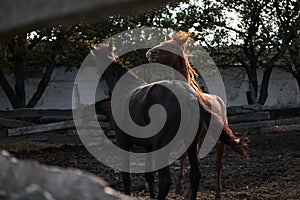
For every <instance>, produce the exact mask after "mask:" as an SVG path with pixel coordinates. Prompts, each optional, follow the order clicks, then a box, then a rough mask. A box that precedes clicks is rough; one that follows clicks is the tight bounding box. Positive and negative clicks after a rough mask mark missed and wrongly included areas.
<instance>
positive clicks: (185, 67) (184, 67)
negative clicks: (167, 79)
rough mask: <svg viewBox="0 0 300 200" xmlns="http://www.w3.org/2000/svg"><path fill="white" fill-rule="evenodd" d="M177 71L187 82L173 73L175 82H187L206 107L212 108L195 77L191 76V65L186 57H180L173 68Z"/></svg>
mask: <svg viewBox="0 0 300 200" xmlns="http://www.w3.org/2000/svg"><path fill="white" fill-rule="evenodd" d="M172 67H173V68H174V69H175V70H177V71H178V72H179V73H180V74H181V75H182V76H183V77H184V78H185V80H182V76H180V75H178V73H173V78H174V79H175V80H182V81H186V82H187V83H188V84H189V85H191V86H192V87H193V88H194V90H195V91H196V92H197V93H198V95H199V97H200V99H201V100H202V101H203V102H204V104H205V105H206V106H209V107H211V103H210V100H209V99H208V98H207V97H206V96H205V95H204V93H203V92H202V91H201V89H200V87H199V85H198V83H197V82H196V80H195V79H194V78H193V75H191V73H192V72H191V71H190V69H189V68H190V64H189V62H188V60H187V59H186V58H184V57H180V58H179V59H178V61H177V62H176V64H175V65H174V66H172Z"/></svg>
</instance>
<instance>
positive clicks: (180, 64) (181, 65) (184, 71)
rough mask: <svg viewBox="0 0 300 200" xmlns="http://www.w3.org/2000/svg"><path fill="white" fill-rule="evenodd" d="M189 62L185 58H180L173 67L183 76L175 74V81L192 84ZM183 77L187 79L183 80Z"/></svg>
mask: <svg viewBox="0 0 300 200" xmlns="http://www.w3.org/2000/svg"><path fill="white" fill-rule="evenodd" d="M187 64H188V63H187V61H186V60H185V58H183V57H181V56H180V57H179V59H178V60H177V62H176V63H175V64H174V66H172V68H173V69H175V70H176V71H178V72H179V73H180V74H181V75H179V74H178V73H173V78H174V80H181V81H186V82H187V83H189V84H190V83H191V78H190V76H189V71H188V65H187ZM182 76H183V77H184V78H185V79H183V78H182Z"/></svg>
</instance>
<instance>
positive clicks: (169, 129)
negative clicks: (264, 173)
mask: <svg viewBox="0 0 300 200" xmlns="http://www.w3.org/2000/svg"><path fill="white" fill-rule="evenodd" d="M112 49H113V47H112V44H111V42H110V43H109V44H108V45H102V46H99V47H97V48H95V49H94V50H93V51H92V55H93V56H94V59H95V61H96V66H97V67H98V68H99V69H100V70H101V64H102V63H111V64H110V65H109V66H108V67H107V68H106V69H105V71H103V69H102V77H101V78H102V79H104V80H105V81H106V83H107V86H108V89H109V94H110V97H111V94H112V92H113V90H114V88H115V86H116V84H117V83H118V81H119V79H120V78H121V77H122V76H123V75H125V74H127V79H126V81H128V82H134V83H136V82H138V83H141V85H140V86H137V87H136V88H134V89H133V90H131V91H126V92H127V93H131V94H132V95H131V96H126V95H124V96H122V98H128V102H129V104H128V105H129V112H130V114H131V118H132V120H133V121H134V122H135V123H136V124H138V125H140V126H146V125H148V124H150V121H151V118H150V116H149V109H150V108H151V107H152V106H153V105H155V104H160V105H161V106H163V107H164V109H165V112H166V114H167V118H166V121H165V124H164V126H163V128H162V129H161V130H160V131H159V132H158V133H157V134H155V135H154V136H151V137H134V136H131V135H129V134H127V133H125V132H124V131H123V130H121V129H120V128H119V127H118V124H116V123H115V122H114V123H113V129H114V130H115V131H116V134H117V141H118V146H119V147H120V148H122V149H124V150H125V151H130V150H131V149H132V146H133V145H137V146H142V147H144V148H145V150H146V152H151V151H156V150H158V149H161V148H162V147H165V146H166V145H167V144H169V142H170V141H171V140H172V139H173V138H174V137H175V136H176V134H177V130H178V127H179V125H180V123H181V122H180V119H181V109H180V105H179V102H178V99H177V97H176V96H175V95H174V93H173V92H172V91H170V90H169V89H168V88H169V87H178V88H182V89H183V90H182V92H183V93H184V94H185V95H184V96H183V98H184V99H185V100H186V101H188V102H195V101H196V102H197V104H196V106H198V108H199V111H200V113H199V116H200V121H199V122H196V124H198V126H197V127H198V131H197V133H196V135H195V137H194V138H192V143H191V145H189V146H188V148H187V154H188V158H189V161H190V166H191V167H190V182H191V199H193V200H194V199H196V197H197V191H198V186H199V180H200V168H199V159H198V157H197V156H198V153H197V146H198V142H199V140H198V137H199V135H200V130H201V125H202V124H203V123H204V124H205V125H208V124H209V122H210V119H211V117H212V116H213V115H214V113H212V112H210V110H209V108H208V106H207V105H206V104H205V103H204V102H203V101H202V100H201V99H200V98H199V94H198V93H197V92H196V91H195V89H193V87H191V86H190V85H189V84H187V83H185V82H183V81H159V82H154V83H151V84H147V83H145V82H144V81H142V80H140V79H138V78H137V76H135V75H134V74H133V73H127V72H128V69H127V68H126V67H124V66H123V64H122V63H121V62H119V61H117V60H116V59H115V56H114V54H113V51H112ZM166 86H168V87H166ZM189 105H192V104H189ZM122 108H123V107H121V109H122ZM190 110H191V112H192V111H193V109H192V108H190ZM194 110H195V109H194ZM120 112H123V111H122V110H121V111H120ZM113 120H115V119H114V117H113ZM123 120H126V119H123ZM187 120H191V121H192V119H187ZM219 123H221V122H219ZM221 124H223V123H221ZM222 127H223V129H222V133H221V136H220V140H221V141H222V142H223V143H224V144H226V145H228V146H229V147H230V148H232V149H233V150H234V151H236V152H237V153H239V154H241V155H244V156H247V150H246V145H247V144H246V143H245V142H246V141H245V140H244V139H243V138H241V139H239V138H237V137H235V136H232V134H233V133H232V132H231V130H230V129H229V128H228V127H227V126H222ZM186 128H187V129H189V128H190V127H186ZM185 131H187V133H188V131H189V130H186V129H185ZM140 134H141V135H144V134H145V133H140ZM146 134H147V133H146ZM182 139H183V140H185V139H186V138H184V137H182ZM163 154H165V155H161V157H160V156H159V158H154V161H155V163H158V161H162V160H161V159H162V158H164V159H165V158H166V157H165V156H167V157H168V156H169V152H168V151H167V150H166V151H164V152H163ZM122 159H124V161H127V162H129V157H122ZM164 161H165V160H164ZM126 166H127V165H126ZM126 166H125V167H126ZM122 178H123V183H124V190H125V193H126V194H130V174H129V173H128V172H123V175H122ZM158 178H159V186H158V189H159V191H158V196H157V199H165V198H166V197H167V194H168V191H169V188H170V185H171V178H170V171H169V166H166V167H164V168H162V169H158ZM146 180H147V182H148V184H149V183H151V184H150V186H151V187H152V188H149V189H150V191H153V184H152V183H153V173H151V172H150V173H148V176H147V174H146ZM150 198H154V193H151V192H150Z"/></svg>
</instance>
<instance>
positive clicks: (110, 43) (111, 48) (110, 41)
mask: <svg viewBox="0 0 300 200" xmlns="http://www.w3.org/2000/svg"><path fill="white" fill-rule="evenodd" d="M108 48H109V50H110V52H113V50H114V44H113V41H112V39H110V40H109V42H108Z"/></svg>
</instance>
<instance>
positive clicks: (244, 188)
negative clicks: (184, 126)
mask: <svg viewBox="0 0 300 200" xmlns="http://www.w3.org/2000/svg"><path fill="white" fill-rule="evenodd" d="M249 137H250V138H251V144H250V149H251V152H250V159H249V160H246V161H245V160H239V159H238V158H237V157H236V156H235V155H234V154H233V153H232V152H231V151H230V150H229V149H227V150H226V153H225V156H224V170H223V180H222V185H223V193H222V195H223V197H224V199H253V200H254V199H255V200H260V199H261V200H263V199H264V200H265V199H272V200H274V199H280V200H282V199H295V200H296V199H297V200H298V199H300V194H299V193H300V131H299V130H293V129H285V128H283V129H276V128H275V129H274V128H273V129H266V130H264V133H249ZM0 149H6V150H8V151H9V152H10V153H11V154H12V155H13V156H15V157H17V158H19V159H31V160H36V161H38V162H40V163H43V164H46V165H55V166H61V167H71V168H77V169H82V170H84V171H86V172H89V173H92V174H94V175H96V176H99V177H102V178H103V179H104V180H106V182H107V183H108V184H109V185H110V186H111V187H112V188H114V189H116V190H119V191H122V188H123V186H122V181H121V174H120V173H119V172H115V171H114V170H113V169H110V168H108V167H106V166H104V165H103V164H101V163H100V162H98V161H97V160H96V159H94V158H93V157H92V156H91V155H90V154H89V153H88V152H87V150H86V149H85V148H84V146H78V145H45V144H40V143H9V144H8V143H0ZM215 156H216V154H215V152H214V151H213V152H211V153H210V154H209V155H208V156H206V157H205V158H204V159H203V160H202V163H201V171H202V178H201V181H200V188H199V193H198V197H199V199H202V200H208V199H214V194H215V193H214V191H215V180H216V173H215V165H214V162H215ZM178 166H179V162H176V163H174V164H172V166H171V174H172V179H173V184H172V186H171V190H170V192H169V196H168V199H184V195H176V194H175V192H174V185H175V184H174V183H175V181H176V173H177V170H178ZM188 171H189V164H188V161H186V163H185V178H184V188H185V191H188V187H189V181H188ZM132 184H133V186H132V192H133V196H135V197H138V198H139V199H149V195H148V191H147V189H146V186H145V180H144V177H143V175H141V174H133V175H132Z"/></svg>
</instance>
